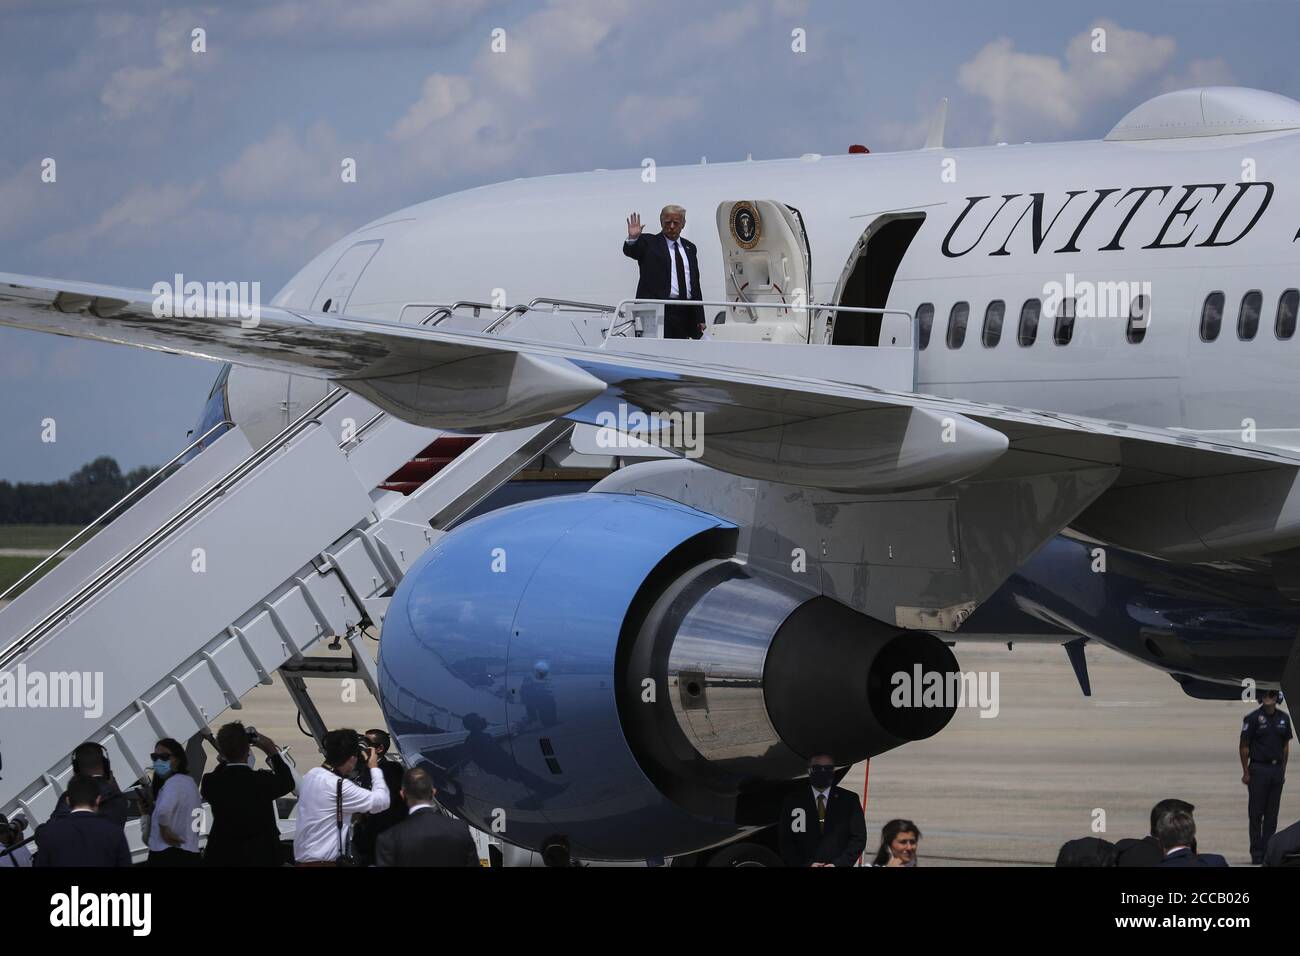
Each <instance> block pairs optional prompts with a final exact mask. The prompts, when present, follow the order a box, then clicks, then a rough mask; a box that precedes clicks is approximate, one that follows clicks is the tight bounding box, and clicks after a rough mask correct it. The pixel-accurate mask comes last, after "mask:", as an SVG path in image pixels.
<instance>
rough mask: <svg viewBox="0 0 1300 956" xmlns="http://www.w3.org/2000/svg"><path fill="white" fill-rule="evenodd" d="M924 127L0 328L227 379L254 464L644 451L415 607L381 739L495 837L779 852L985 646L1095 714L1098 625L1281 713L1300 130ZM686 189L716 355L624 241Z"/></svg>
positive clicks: (43, 293) (518, 515) (1201, 94)
mask: <svg viewBox="0 0 1300 956" xmlns="http://www.w3.org/2000/svg"><path fill="white" fill-rule="evenodd" d="M941 139H942V137H941V134H940V135H939V136H937V137H936V136H935V135H934V133H933V131H932V135H931V140H930V141H928V142H927V146H926V148H923V149H920V150H916V151H910V152H899V153H887V154H882V153H869V152H865V151H862V150H859V149H855V150H853V151H852V152H850V153H848V154H845V155H840V156H823V155H816V154H808V155H805V156H802V157H799V158H793V159H783V160H775V161H745V162H738V163H707V164H704V163H702V164H700V165H692V166H681V167H663V168H657V167H655V166H654V165H653V164H651V163H647V164H645V165H643V166H642V167H639V168H634V169H630V170H598V171H594V172H586V173H578V174H572V175H556V176H544V177H540V178H536V179H523V180H515V181H512V182H505V183H500V184H497V185H493V186H485V187H480V188H476V189H470V190H467V191H464V192H459V193H455V194H452V195H448V196H444V197H441V198H438V199H434V200H432V201H429V202H424V203H420V204H418V205H415V206H411V207H409V208H406V209H402V210H399V211H397V212H395V213H392V214H391V215H388V216H384V217H382V218H380V219H378V220H376V221H374V222H372V223H370V224H368V225H366V226H363V227H362V228H360V229H358V230H356V231H355V232H353V233H351V234H349V235H348V236H345V237H344V238H343V239H340V240H339V241H338V242H337V243H335V244H334V245H332V246H331V247H329V248H328V249H326V250H325V251H324V252H322V253H321V254H320V255H319V256H317V257H316V258H315V259H313V260H312V261H311V262H309V263H308V264H307V265H306V266H305V267H304V268H303V269H302V270H301V271H300V272H299V273H298V274H297V275H295V276H294V277H293V278H292V279H291V280H290V281H289V282H288V284H287V285H286V286H285V287H284V289H283V290H282V291H281V292H280V293H279V294H278V295H276V296H275V298H274V299H273V301H272V302H271V304H270V305H269V306H264V307H261V308H260V312H259V314H258V315H257V316H256V318H255V320H253V321H250V320H248V319H247V318H246V317H245V318H241V317H240V316H231V315H227V314H224V313H222V312H221V310H220V309H218V308H216V307H213V306H212V304H211V303H210V302H207V300H206V299H205V300H203V301H202V302H200V303H199V304H200V306H201V307H200V308H197V309H195V310H193V311H194V312H195V313H197V314H186V312H187V310H185V309H175V310H171V311H173V312H175V313H176V314H174V315H164V316H161V317H160V314H159V311H158V296H157V294H155V293H153V292H151V291H147V290H131V289H121V288H117V287H112V286H103V285H96V284H88V283H81V282H73V281H61V280H52V279H41V278H34V277H28V276H18V275H0V324H4V325H9V326H15V327H20V328H26V329H37V330H43V331H48V332H52V333H56V334H61V335H71V336H77V337H82V338H89V339H97V340H100V341H106V342H116V343H121V344H127V345H133V346H138V347H144V348H151V349H156V350H161V351H166V352H174V353H181V354H186V355H191V356H198V357H202V358H206V359H210V360H213V361H217V362H222V363H225V364H224V365H223V368H222V371H221V373H220V375H219V377H218V380H217V382H216V384H215V385H214V388H213V391H212V394H211V396H210V398H209V401H208V404H207V406H206V407H205V409H204V411H203V414H202V415H201V417H200V423H199V425H197V426H196V433H198V434H203V433H204V432H205V431H206V430H207V428H208V427H210V426H211V424H213V423H216V422H219V421H221V420H222V419H223V418H225V417H230V418H232V419H234V420H235V421H236V422H238V423H239V424H240V425H241V427H244V428H245V430H246V431H247V432H248V433H249V434H250V435H253V436H260V438H258V440H266V439H268V438H269V437H270V436H271V435H272V434H273V433H274V432H275V431H277V430H278V429H279V428H280V427H281V426H282V425H283V424H285V422H286V421H287V420H288V419H290V418H292V417H293V413H292V409H293V408H295V407H306V406H307V405H310V404H311V403H312V402H313V401H315V400H316V399H318V398H320V397H321V396H323V395H324V394H325V393H326V391H327V390H328V389H329V388H330V387H332V386H341V387H342V388H344V389H347V390H349V391H351V392H354V393H356V394H359V395H361V396H363V397H364V398H365V399H367V400H368V401H370V402H372V403H373V404H374V405H375V406H377V407H378V408H379V409H382V410H384V411H385V412H387V413H389V414H391V415H393V416H396V417H398V418H400V419H402V420H404V421H407V422H411V423H414V424H417V425H420V426H426V427H430V428H438V429H444V430H449V431H452V432H456V433H462V434H466V435H480V434H485V433H489V432H494V431H501V430H509V429H518V428H523V427H525V426H530V425H535V424H537V423H542V422H548V421H552V420H555V419H566V420H568V421H571V422H573V423H575V430H574V433H573V437H572V439H571V448H569V449H565V453H564V454H561V455H559V456H558V457H557V458H556V462H557V463H561V464H562V463H563V462H564V461H569V462H571V463H572V462H578V463H579V464H581V463H583V462H591V461H595V460H604V459H600V457H599V456H601V455H602V454H603V455H605V456H606V457H607V458H609V459H610V460H613V461H615V462H616V463H618V464H622V465H624V466H623V467H611V468H608V469H607V473H606V474H605V476H604V477H602V478H601V479H600V480H599V481H597V482H595V484H594V485H592V486H591V487H590V490H584V491H582V492H580V493H577V494H570V495H559V496H547V497H543V498H538V499H536V500H530V501H523V502H520V503H516V504H513V505H510V506H508V507H503V508H498V509H495V510H490V511H487V512H486V513H483V514H480V515H478V516H477V517H475V518H473V519H472V520H469V521H466V522H463V523H461V524H459V525H458V526H456V527H454V528H453V529H452V530H451V531H450V532H448V533H446V534H445V535H443V536H442V537H440V538H439V539H438V540H437V541H436V542H435V543H434V545H433V546H432V547H430V549H429V550H428V552H427V553H426V554H425V555H424V556H423V557H421V558H420V559H419V560H418V561H417V562H416V564H415V565H414V566H413V567H412V568H411V569H410V570H409V572H408V573H407V574H406V576H405V578H404V579H403V580H402V581H401V583H400V584H399V585H398V587H397V588H396V590H395V592H394V593H393V595H392V599H391V601H390V603H389V604H388V608H387V612H386V614H385V616H384V619H383V621H382V639H381V641H380V648H379V661H378V667H379V681H380V688H381V691H382V693H381V698H382V700H381V704H382V707H383V711H384V714H385V717H386V719H387V721H388V723H389V726H390V728H391V729H392V731H393V734H394V737H395V739H396V740H397V741H398V742H399V745H400V748H401V750H402V752H403V753H404V754H405V755H407V756H408V757H409V758H411V759H413V760H414V761H416V762H417V763H420V764H421V765H424V766H427V767H428V768H429V769H430V770H431V771H432V772H433V774H434V777H435V781H436V782H437V784H438V787H439V790H440V798H441V799H442V800H444V802H445V803H446V805H447V806H448V807H449V808H451V809H452V810H454V811H455V812H456V813H457V814H459V815H460V816H461V817H463V818H464V819H466V820H467V821H468V822H470V823H471V824H472V825H474V826H475V827H477V828H479V829H481V830H484V831H487V832H496V828H494V826H493V823H494V820H496V819H497V818H498V817H499V816H500V815H501V814H502V813H503V812H504V814H505V815H506V816H507V817H508V819H509V821H510V822H509V825H508V827H507V830H506V832H505V834H504V838H505V839H506V840H507V841H508V842H510V843H512V844H516V845H518V846H522V847H526V848H529V849H533V850H537V851H540V852H542V853H543V854H546V855H548V856H549V857H557V858H563V857H564V856H565V855H567V854H572V855H573V856H575V857H579V858H582V859H593V860H611V861H613V860H644V859H654V858H660V857H667V856H674V857H676V856H690V857H692V858H696V859H704V858H705V857H707V858H708V859H710V860H712V861H717V860H719V859H724V858H725V860H726V862H729V863H736V862H738V861H739V862H763V861H770V860H771V858H772V848H773V846H774V843H773V836H772V834H773V831H774V824H775V823H777V820H776V816H777V813H778V810H779V807H780V805H781V801H782V799H783V797H784V795H785V794H786V793H787V792H788V791H789V789H790V788H791V787H792V786H798V785H801V780H802V777H803V774H804V772H805V762H806V759H807V758H808V757H809V756H810V755H811V754H813V753H818V752H829V753H831V754H833V755H834V757H835V760H836V762H837V764H838V765H839V766H840V767H841V772H846V771H847V768H848V766H850V765H851V764H853V763H855V762H858V761H860V760H863V759H865V758H868V757H870V756H874V755H876V754H879V753H882V752H885V751H887V750H890V749H892V748H895V747H898V746H902V745H904V744H906V743H908V742H910V741H915V740H919V739H923V738H926V737H929V736H931V735H933V734H935V733H937V732H939V731H940V730H941V729H942V728H943V726H944V725H945V724H946V723H947V722H948V720H949V719H950V718H951V716H952V715H953V713H954V711H955V707H956V704H955V703H954V702H953V700H952V699H950V698H949V697H943V696H942V695H940V696H939V697H937V698H936V700H935V701H934V702H932V703H928V704H927V706H920V707H916V706H907V705H904V706H899V705H898V704H897V703H896V702H894V701H893V699H892V698H893V692H894V691H895V689H896V687H897V683H898V676H899V675H900V674H901V675H908V674H913V673H919V674H925V675H930V674H941V675H951V674H955V673H959V671H960V669H959V665H958V662H957V657H956V654H955V653H954V648H956V650H957V651H960V647H961V645H962V643H963V642H966V641H977V640H999V641H1008V642H1015V641H1046V642H1051V643H1059V644H1062V645H1064V646H1065V647H1066V650H1067V652H1068V653H1069V654H1070V659H1071V662H1072V663H1073V664H1074V665H1075V668H1076V673H1077V674H1078V676H1079V680H1080V684H1081V686H1082V687H1083V689H1084V692H1085V693H1087V692H1089V685H1088V677H1087V672H1086V666H1085V664H1084V656H1083V653H1082V648H1083V645H1084V643H1085V642H1087V641H1096V642H1098V643H1100V644H1103V645H1106V646H1109V647H1112V648H1114V649H1116V650H1118V651H1120V652H1121V653H1123V654H1125V655H1127V656H1129V657H1131V658H1133V659H1135V660H1136V661H1139V662H1141V663H1143V664H1145V665H1148V666H1151V667H1155V668H1158V669H1160V670H1163V671H1165V672H1167V673H1169V674H1170V675H1171V676H1172V677H1173V679H1175V680H1177V681H1178V682H1179V683H1180V685H1181V686H1182V687H1183V689H1184V690H1185V691H1186V692H1187V693H1188V694H1190V695H1192V696H1193V697H1198V698H1209V699H1215V698H1218V699H1247V696H1243V695H1245V694H1248V692H1249V691H1251V690H1252V689H1254V688H1258V689H1264V688H1279V687H1280V688H1282V689H1283V690H1284V691H1286V692H1288V693H1294V694H1297V695H1300V644H1298V643H1297V641H1296V634H1297V630H1298V629H1300V605H1297V603H1296V599H1297V597H1298V596H1300V484H1298V483H1297V475H1298V469H1300V415H1298V414H1297V412H1296V405H1297V402H1296V399H1297V386H1296V384H1295V377H1294V375H1293V374H1292V372H1291V369H1292V367H1293V366H1294V361H1295V360H1294V357H1289V356H1290V352H1291V350H1292V349H1296V348H1300V343H1297V342H1296V340H1295V331H1296V324H1297V311H1298V308H1297V307H1298V305H1300V275H1298V274H1297V270H1296V268H1295V256H1296V249H1297V246H1296V243H1297V242H1298V241H1300V184H1297V182H1296V180H1295V174H1294V170H1295V168H1296V165H1297V163H1296V161H1297V159H1300V103H1297V102H1296V101H1294V100H1291V99H1288V98H1286V97H1283V96H1280V95H1277V94H1273V93H1269V92H1264V91H1258V90H1248V89H1241V88H1232V87H1204V88H1196V89H1189V90H1180V91H1176V92H1172V93H1167V94H1163V95H1161V96H1157V97H1155V98H1154V99H1151V100H1149V101H1147V102H1145V103H1143V104H1141V105H1139V106H1137V107H1136V108H1135V109H1133V110H1132V111H1131V112H1130V113H1128V114H1127V115H1126V116H1125V117H1123V118H1122V119H1121V120H1120V121H1119V123H1117V124H1116V125H1115V127H1114V128H1113V129H1112V130H1111V131H1110V132H1109V134H1108V135H1107V136H1106V137H1105V138H1103V139H1101V140H1097V141H1089V142H1065V143H1047V144H1019V145H1003V144H999V145H997V146H989V147H978V148H960V149H955V148H954V149H948V148H944V147H943V146H942V145H941ZM669 203H672V204H678V205H680V206H683V207H684V208H685V209H686V210H687V216H688V218H689V222H688V232H687V234H688V236H690V237H693V239H694V241H695V242H696V244H697V245H698V248H699V267H700V271H701V284H702V286H703V287H704V290H705V298H704V301H705V302H706V303H707V305H706V306H705V308H706V313H707V315H708V322H707V332H706V335H705V336H704V338H702V339H700V340H676V339H667V338H664V337H663V335H662V330H663V323H662V317H663V306H664V304H665V303H663V302H653V301H636V300H634V299H631V298H629V295H628V291H629V289H631V288H632V287H633V286H632V283H634V282H635V279H636V275H635V271H634V270H635V267H634V266H633V265H632V264H631V263H630V262H629V261H628V260H627V259H626V258H625V257H624V256H623V255H622V251H621V246H622V244H623V242H624V238H625V237H624V235H623V231H624V230H623V227H624V218H625V216H626V215H627V214H628V213H629V212H631V211H639V212H640V213H641V214H642V215H643V216H645V215H646V214H647V213H649V216H647V218H651V219H652V218H653V213H654V211H655V210H657V209H659V208H660V207H661V206H663V205H666V204H669ZM714 230H716V239H714V238H713V237H714ZM464 296H471V297H477V298H476V299H475V301H473V302H469V301H467V300H463V299H462V298H461V297H464ZM511 301H513V302H515V303H525V302H527V303H528V304H527V305H522V304H520V305H516V306H514V307H511V306H509V305H508V303H509V302H511ZM290 399H292V401H291V400H290ZM638 415H639V416H642V418H639V419H638V418H636V416H638ZM674 416H676V417H674ZM634 419H635V420H636V421H647V420H649V421H651V422H652V425H653V427H650V428H643V427H638V426H637V425H634V424H631V423H632V422H633V420H634ZM688 421H689V422H694V423H697V424H698V432H697V433H696V435H695V437H696V438H697V439H698V441H697V442H695V443H694V444H693V445H692V446H691V447H689V448H688V447H687V443H686V442H685V441H684V439H683V434H684V428H683V427H682V426H683V425H684V424H685V423H687V422H688ZM611 423H612V424H611ZM611 430H612V431H613V432H617V433H619V435H620V436H621V437H620V439H619V442H618V443H617V450H616V453H615V454H614V455H613V456H612V457H611V456H610V452H609V447H610V446H609V444H608V442H607V441H606V442H603V441H602V436H604V437H605V438H607V437H608V435H609V433H610V432H611ZM623 439H627V440H626V441H624V440H623ZM570 451H571V452H572V453H573V454H572V455H569V454H568V452H570ZM628 462H631V463H630V464H629V463H628ZM376 623H378V622H376ZM1243 688H1245V690H1243ZM719 848H721V849H719Z"/></svg>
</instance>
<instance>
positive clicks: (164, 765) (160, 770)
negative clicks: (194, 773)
mask: <svg viewBox="0 0 1300 956" xmlns="http://www.w3.org/2000/svg"><path fill="white" fill-rule="evenodd" d="M153 772H154V773H156V774H157V775H158V776H160V777H165V776H167V775H168V774H169V773H171V772H172V763H171V761H170V760H155V761H154V762H153Z"/></svg>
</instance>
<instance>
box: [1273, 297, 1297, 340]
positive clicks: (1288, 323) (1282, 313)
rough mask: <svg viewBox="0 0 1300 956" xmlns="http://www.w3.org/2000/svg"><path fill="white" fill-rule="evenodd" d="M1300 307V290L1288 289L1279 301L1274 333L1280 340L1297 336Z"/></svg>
mask: <svg viewBox="0 0 1300 956" xmlns="http://www.w3.org/2000/svg"><path fill="white" fill-rule="evenodd" d="M1297 306H1300V290H1297V289H1287V290H1286V291H1285V292H1283V293H1282V297H1281V298H1280V299H1278V300H1277V322H1276V324H1275V325H1274V326H1273V331H1274V333H1275V334H1276V335H1277V337H1278V338H1279V339H1289V338H1290V337H1291V336H1293V335H1295V315H1296V307H1297Z"/></svg>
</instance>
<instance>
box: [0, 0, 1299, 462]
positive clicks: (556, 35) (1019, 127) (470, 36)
mask: <svg viewBox="0 0 1300 956" xmlns="http://www.w3.org/2000/svg"><path fill="white" fill-rule="evenodd" d="M0 25H2V31H3V32H0V107H2V109H0V117H3V124H4V135H3V136H2V137H0V272H18V273H27V274H33V275H44V276H55V277H61V278H76V279H84V280H88V281H99V282H109V283H114V284H118V285H126V286H133V287H139V288H148V287H149V286H151V285H152V284H153V283H154V282H155V281H159V280H161V279H168V278H170V277H171V276H172V274H173V273H176V272H181V273H184V275H185V276H186V278H187V279H198V280H201V281H202V280H217V281H254V280H256V281H259V282H261V284H262V288H263V299H264V300H269V298H270V297H271V295H272V294H273V292H274V291H275V290H277V289H278V288H279V286H280V285H281V284H283V283H284V282H285V281H286V280H287V279H288V278H289V277H290V276H291V275H292V274H293V273H294V272H295V271H297V269H298V268H299V267H300V266H301V265H302V264H303V263H305V262H307V261H308V260H309V259H311V258H312V257H313V256H314V255H315V254H316V253H318V252H319V251H320V250H321V249H323V248H324V247H325V246H326V245H328V244H329V243H330V242H332V241H333V240H334V239H337V238H338V237H339V236H341V235H343V234H345V233H346V232H348V231H350V230H351V229H353V228H355V227H357V226H359V225H361V224H362V223H364V222H367V221H369V220H371V219H373V218H375V217H377V216H379V215H382V214H384V213H386V212H389V211H391V210H393V209H396V208H398V207H401V206H404V205H408V204H410V203H414V202H419V201H422V200H424V199H428V198H431V197H433V196H437V195H440V194H443V193H448V192H454V191H456V190H460V189H465V188H468V187H471V186H475V185H480V184H483V183H489V182H495V181H498V180H503V179H511V178H514V177H516V176H534V175H543V174H547V173H555V172H570V171H575V170H583V169H591V168H596V167H611V168H613V167H628V166H636V165H638V164H639V163H640V162H641V160H642V158H643V157H646V156H653V157H654V158H655V160H656V161H657V162H658V163H660V164H671V163H680V162H698V161H699V158H700V157H701V156H702V155H707V156H708V157H709V158H710V160H714V161H719V160H729V159H740V158H743V157H744V156H745V155H746V154H748V153H752V154H753V155H754V157H755V158H769V157H777V156H789V155H797V154H799V153H803V152H823V153H835V152H841V151H843V150H844V149H845V148H846V147H847V146H848V145H849V144H850V143H855V142H858V143H865V144H867V145H869V146H870V147H871V148H872V149H873V150H894V149H909V148H915V147H917V146H919V145H920V144H921V142H922V141H923V140H924V137H925V129H926V124H927V122H928V116H929V113H930V111H931V110H933V108H934V105H935V103H936V102H937V101H938V99H939V98H940V97H941V96H948V97H950V99H951V106H950V112H949V122H948V138H947V139H948V143H949V144H950V145H982V144H986V143H992V142H997V141H999V140H1008V141H1022V140H1037V141H1043V140H1051V139H1081V138H1092V137H1097V136H1101V135H1104V134H1105V132H1106V130H1107V129H1109V128H1110V126H1111V125H1113V123H1114V122H1115V121H1116V120H1118V119H1119V117H1120V116H1122V115H1123V114H1124V113H1125V112H1127V111H1128V109H1130V108H1131V107H1132V106H1135V105H1136V104H1137V103H1139V102H1141V101H1142V100H1143V99H1146V98H1148V97H1149V96H1152V95H1155V94H1157V93H1160V92H1163V91H1165V90H1167V89H1176V88H1179V87H1183V86H1195V85H1200V84H1207V83H1213V84H1232V85H1241V86H1254V87H1260V88H1263V89H1269V90H1273V91H1275V92H1279V93H1283V94H1286V95H1288V96H1292V97H1295V98H1297V99H1300V76H1297V71H1296V70H1295V67H1294V64H1295V61H1296V55H1295V46H1296V38H1297V37H1298V36H1300V4H1297V3H1296V2H1289V0H1279V2H1262V0H1257V2H1243V0H1235V2H1190V0H1181V2H1179V0H1172V2H1171V0H1163V2H1127V3H1110V2H1104V3H1091V4H1052V3H1043V2H1041V0H1039V2H1030V3H1022V2H1011V0H1001V2H980V3H971V2H969V0H967V2H956V3H948V2H938V0H911V2H877V0H873V2H862V0H859V2H837V0H811V2H805V0H749V2H734V0H706V2H700V0H687V2H683V0H657V2H654V3H645V2H632V0H552V2H543V0H530V2H523V0H367V2H360V0H263V2H253V0H222V2H221V3H219V4H210V5H201V4H200V5H191V4H181V3H161V2H149V0H137V2H129V0H119V2H116V3H110V2H106V0H61V2H43V0H32V2H27V0H0ZM1098 26H1101V27H1103V28H1104V29H1105V30H1106V31H1107V33H1106V37H1107V51H1106V53H1105V55H1103V56H1093V55H1090V53H1091V51H1090V50H1089V49H1088V43H1089V41H1090V37H1091V30H1092V29H1093V28H1095V27H1098ZM195 27H202V28H203V29H204V30H206V41H207V52H205V53H194V52H192V50H191V31H192V30H193V29H194V28H195ZM796 28H798V29H802V30H804V31H805V32H806V36H807V52H806V53H801V54H794V53H792V51H791V42H792V41H791V31H792V30H794V29H796ZM498 29H500V30H504V31H505V33H504V36H505V41H506V49H505V51H504V52H502V53H493V52H492V51H491V50H490V44H491V42H492V38H493V31H494V30H498ZM46 157H51V158H53V159H55V161H56V163H57V174H58V178H57V181H56V182H55V183H42V182H41V162H42V160H43V159H45V158H46ZM343 157H353V158H355V159H356V160H357V163H358V181H357V182H356V183H352V184H344V183H343V182H341V180H340V177H339V174H338V170H339V163H340V161H341V159H342V158H343ZM620 227H621V221H614V222H612V223H611V230H612V232H617V231H618V230H619V229H620ZM215 374H216V366H215V365H211V364H209V363H205V362H199V361H195V360H192V359H184V358H180V357H177V356H168V355H160V354H157V353H151V352H145V351H140V350H135V349H129V348H124V347H118V346H108V345H101V344H95V343H89V342H79V341H74V340H70V339H60V338H55V337H50V336H44V335H40V334H37V333H30V332H19V331H14V330H0V434H2V435H3V436H4V438H5V441H4V443H3V445H2V446H0V448H3V452H0V479H7V480H10V481H45V480H52V479H56V478H61V477H65V476H66V475H67V474H69V473H70V472H72V471H73V470H75V469H76V468H77V467H79V466H80V465H81V464H83V463H84V462H86V461H88V460H90V459H91V458H93V457H95V456H97V455H101V454H109V455H113V456H115V457H116V458H117V459H118V460H119V462H120V463H121V464H122V465H123V467H127V468H129V467H134V466H137V465H140V464H146V463H158V462H161V461H163V460H165V459H167V458H168V457H170V456H171V455H172V454H173V453H174V452H175V451H176V450H178V449H179V448H180V447H181V446H182V445H183V444H184V441H185V439H184V436H185V432H186V430H187V429H188V428H189V427H190V426H191V425H192V424H193V422H194V419H195V418H196V417H197V414H198V411H199V407H200V405H201V404H202V401H203V399H204V397H205V396H206V394H207V391H208V388H209V386H210V384H211V381H212V379H213V377H214V376H215ZM51 417H52V418H54V419H55V420H56V421H57V423H58V440H57V441H56V442H55V443H53V444H49V443H43V442H41V440H40V429H41V424H40V423H41V421H42V420H43V419H45V418H51Z"/></svg>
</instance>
